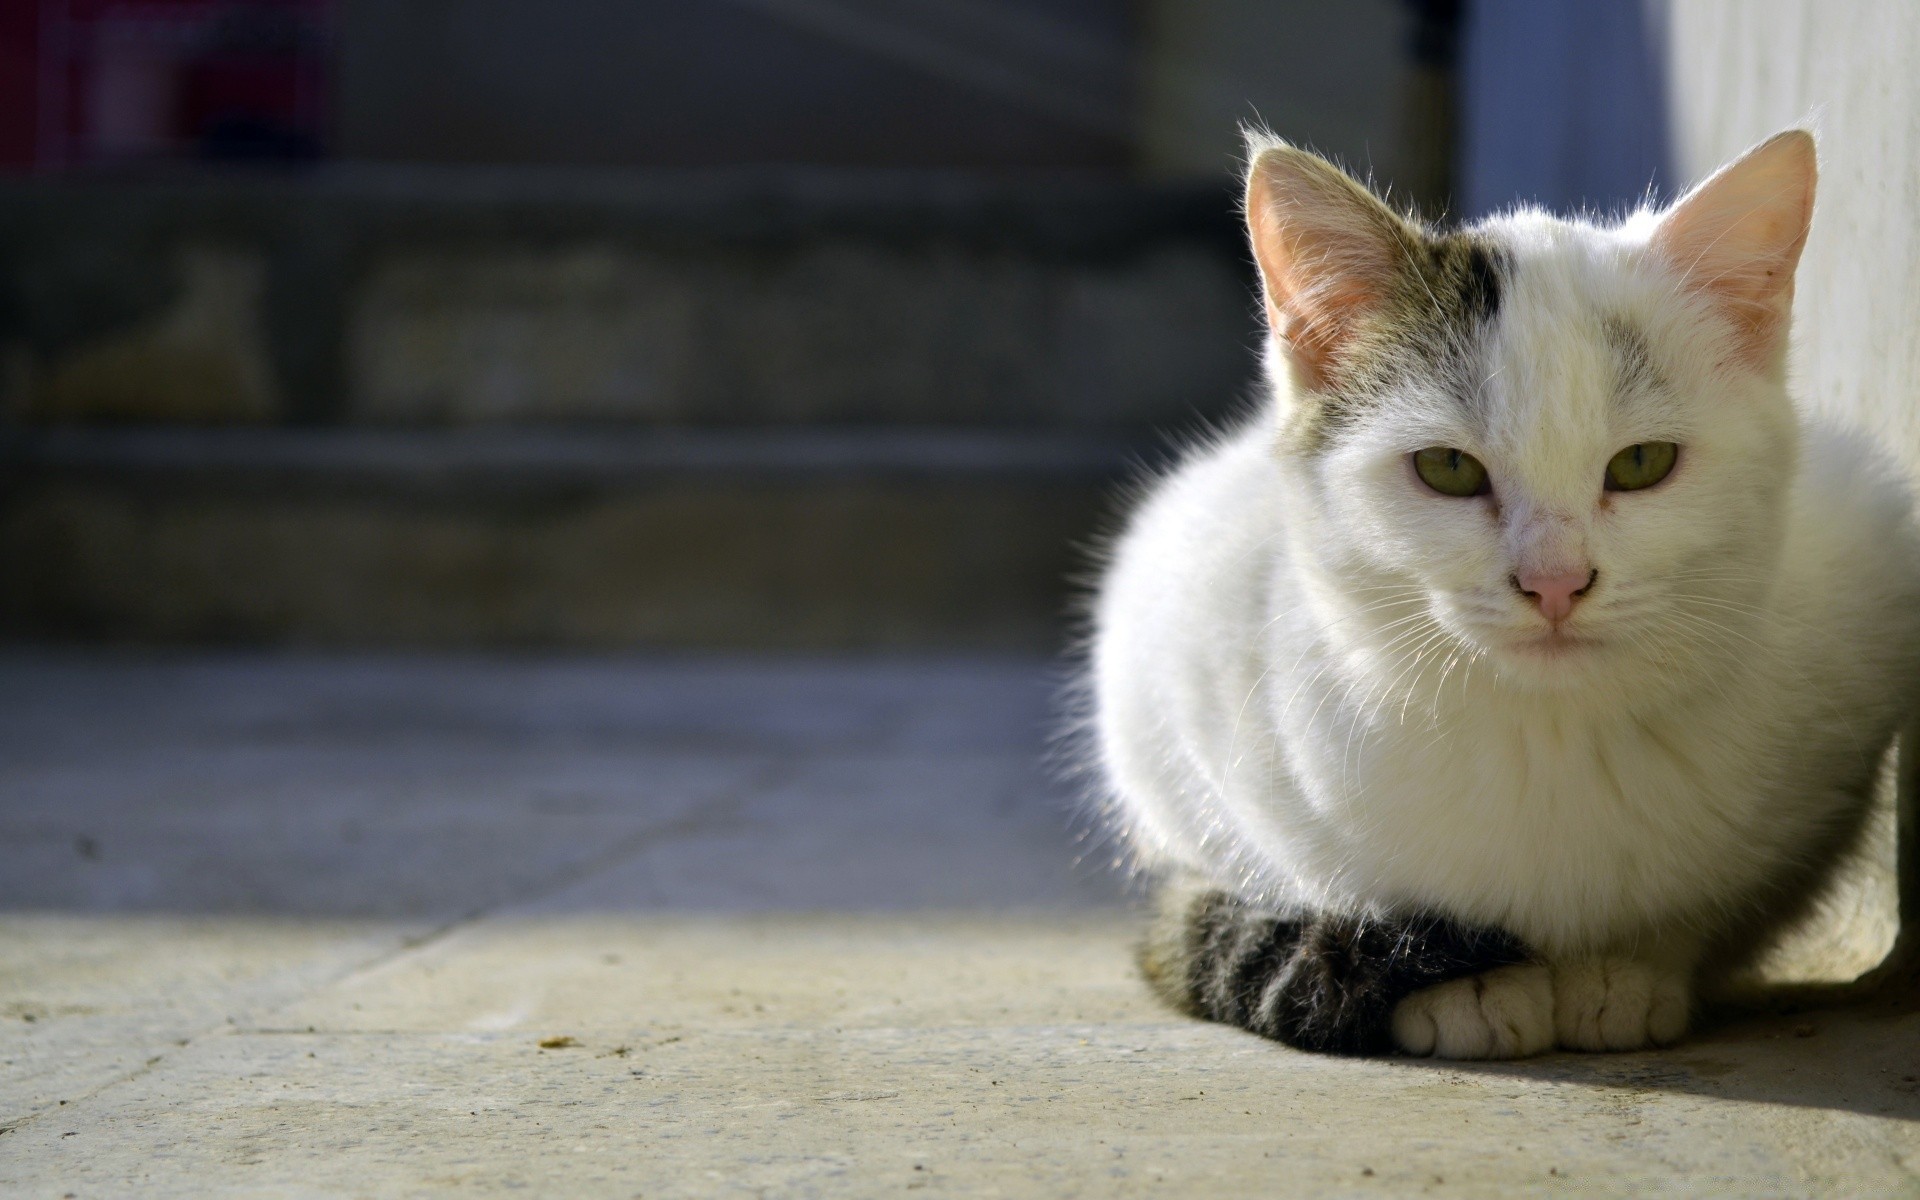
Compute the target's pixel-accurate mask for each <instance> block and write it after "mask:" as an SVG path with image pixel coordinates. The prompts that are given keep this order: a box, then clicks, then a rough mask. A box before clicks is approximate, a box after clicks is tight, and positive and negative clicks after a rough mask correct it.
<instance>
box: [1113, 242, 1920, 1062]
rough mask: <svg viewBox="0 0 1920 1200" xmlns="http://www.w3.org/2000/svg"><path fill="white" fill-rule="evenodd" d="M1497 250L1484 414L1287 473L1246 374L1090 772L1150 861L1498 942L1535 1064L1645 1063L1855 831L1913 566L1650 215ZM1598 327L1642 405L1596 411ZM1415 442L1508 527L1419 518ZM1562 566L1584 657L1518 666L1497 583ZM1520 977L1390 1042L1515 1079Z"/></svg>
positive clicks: (1368, 426) (1415, 1013) (1359, 442)
mask: <svg viewBox="0 0 1920 1200" xmlns="http://www.w3.org/2000/svg"><path fill="white" fill-rule="evenodd" d="M1487 232H1488V235H1489V236H1490V237H1492V238H1494V239H1495V240H1497V241H1498V242H1499V243H1500V244H1502V245H1503V246H1504V247H1506V249H1507V251H1508V254H1509V256H1510V262H1509V265H1508V269H1507V271H1506V274H1505V277H1504V280H1503V296H1502V303H1501V305H1500V309H1499V316H1498V317H1497V319H1496V322H1495V324H1494V327H1493V330H1492V336H1491V339H1490V341H1489V344H1488V347H1487V350H1486V355H1487V369H1486V371H1485V379H1484V382H1482V383H1481V384H1480V395H1481V408H1480V410H1479V411H1480V412H1482V413H1483V414H1484V415H1483V416H1482V417H1481V418H1479V419H1475V418H1474V417H1473V415H1472V413H1471V412H1469V411H1468V410H1466V409H1464V408H1463V406H1462V405H1461V404H1460V403H1459V402H1458V400H1457V399H1455V398H1454V397H1451V396H1449V395H1447V394H1446V393H1445V391H1444V390H1443V388H1442V387H1441V385H1440V383H1439V382H1438V381H1436V382H1435V383H1434V384H1433V385H1432V387H1430V388H1429V387H1426V386H1423V385H1421V384H1419V383H1415V384H1412V385H1409V386H1407V387H1404V388H1401V389H1399V390H1398V391H1397V392H1396V393H1395V395H1394V396H1392V397H1391V398H1390V400H1388V401H1387V402H1385V403H1383V404H1381V405H1380V406H1378V407H1377V408H1376V409H1374V410H1372V411H1371V412H1370V414H1369V415H1368V416H1367V417H1366V418H1365V419H1364V420H1363V421H1362V422H1361V424H1360V425H1359V427H1358V428H1355V429H1353V430H1350V431H1344V432H1342V433H1340V434H1339V435H1338V436H1336V437H1335V438H1334V439H1333V441H1332V443H1331V444H1330V445H1329V446H1328V447H1327V448H1326V449H1325V450H1324V451H1323V452H1316V453H1303V452H1293V451H1284V450H1282V449H1281V448H1280V446H1279V431H1280V430H1282V429H1283V428H1286V427H1287V425H1288V423H1287V410H1288V409H1289V408H1290V407H1291V406H1293V405H1296V404H1299V403H1303V402H1305V401H1303V400H1302V398H1301V396H1300V394H1297V393H1296V392H1295V390H1294V388H1295V386H1296V385H1295V384H1294V383H1293V381H1292V380H1291V378H1290V375H1289V372H1288V371H1287V370H1286V369H1285V363H1284V359H1283V353H1282V351H1281V350H1280V349H1279V348H1278V347H1277V346H1271V345H1270V347H1269V354H1268V361H1269V372H1268V374H1269V377H1270V380H1271V383H1272V386H1273V390H1272V396H1271V401H1270V404H1269V405H1268V406H1267V407H1265V408H1263V409H1262V411H1260V412H1259V413H1257V414H1256V415H1255V416H1254V417H1253V418H1252V419H1250V420H1248V421H1247V422H1245V424H1244V425H1243V426H1242V427H1240V428H1239V429H1238V430H1237V431H1236V432H1232V433H1230V434H1228V435H1226V436H1223V437H1221V438H1219V439H1218V440H1216V441H1215V442H1213V443H1211V444H1209V445H1206V446H1204V447H1202V448H1200V449H1198V450H1197V451H1196V452H1194V453H1193V454H1192V455H1191V456H1190V457H1189V458H1188V459H1187V460H1186V461H1185V463H1184V464H1183V465H1182V466H1181V467H1179V468H1178V469H1177V470H1175V471H1174V472H1172V473H1171V474H1170V475H1168V476H1167V477H1166V478H1165V479H1164V480H1162V481H1161V482H1160V483H1159V484H1158V486H1157V487H1156V488H1155V490H1154V491H1153V492H1152V494H1151V495H1150V496H1149V497H1148V499H1147V500H1146V502H1145V503H1144V504H1143V505H1142V507H1141V508H1140V509H1139V511H1138V512H1137V513H1136V514H1135V516H1134V518H1133V520H1132V522H1131V524H1130V526H1129V528H1128V529H1127V531H1126V533H1125V535H1124V536H1123V537H1122V538H1121V539H1120V540H1119V542H1118V543H1117V545H1116V547H1115V552H1114V556H1113V559H1112V562H1111V565H1110V568H1109V570H1108V572H1107V575H1106V578H1105V581H1104V585H1103V587H1102V589H1101V592H1100V595H1099V599H1098V605H1097V609H1096V614H1095V615H1096V638H1095V643H1094V652H1093V661H1092V685H1093V698H1094V702H1095V707H1096V722H1095V724H1096V728H1097V734H1098V745H1099V751H1100V755H1101V759H1102V763H1103V766H1104V768H1105V773H1106V778H1107V780H1108V782H1109V784H1110V790H1111V797H1112V802H1113V806H1114V811H1115V815H1116V817H1117V818H1118V821H1119V823H1120V825H1121V827H1122V828H1123V829H1124V830H1125V832H1126V834H1127V836H1128V838H1129V841H1130V844H1131V846H1132V847H1133V849H1134V850H1135V852H1136V853H1137V855H1138V858H1139V860H1140V861H1141V862H1142V863H1143V864H1144V865H1145V866H1146V867H1148V868H1149V869H1152V870H1157V871H1173V870H1177V871H1183V872H1187V873H1190V874H1195V875H1198V876H1200V877H1202V878H1204V879H1206V880H1208V881H1210V882H1212V883H1213V884H1215V885H1218V886H1224V887H1227V888H1230V889H1232V890H1233V891H1235V892H1237V893H1239V894H1241V895H1245V896H1249V897H1254V898H1260V899H1266V900H1271V901H1275V902H1283V901H1306V902H1308V903H1312V904H1316V905H1324V906H1330V907H1336V908H1342V909H1360V910H1376V909H1382V908H1386V907H1392V906H1413V907H1420V908H1427V909H1435V910H1439V911H1441V912H1444V913H1447V914H1449V915H1452V916H1454V917H1457V918H1459V919H1462V920H1465V921H1469V922H1473V923H1480V924H1487V925H1495V926H1499V927H1502V928H1505V929H1507V930H1510V931H1512V932H1513V933H1514V934H1516V935H1518V936H1519V937H1521V938H1523V939H1524V940H1525V941H1527V942H1528V943H1529V944H1530V945H1531V946H1532V947H1534V948H1535V949H1536V950H1537V951H1538V952H1539V953H1540V954H1542V955H1543V956H1544V957H1545V958H1546V960H1547V961H1548V962H1549V963H1550V964H1552V966H1553V970H1554V980H1555V982H1554V994H1553V999H1552V1001H1551V1003H1550V1005H1549V1007H1550V1008H1551V1010H1552V1013H1551V1023H1552V1025H1553V1027H1554V1029H1555V1031H1556V1032H1555V1034H1554V1037H1553V1039H1551V1040H1557V1041H1558V1042H1559V1043H1560V1044H1562V1045H1566V1046H1569V1047H1577V1048H1583V1049H1602V1048H1627V1047H1631V1046H1636V1045H1642V1044H1647V1043H1650V1042H1653V1043H1658V1042H1665V1041H1671V1040H1672V1039H1673V1038H1675V1037H1678V1036H1679V1035H1680V1033H1681V1032H1682V1030H1683V1029H1684V1026H1685V1023H1686V1008H1687V1004H1688V996H1689V995H1690V994H1691V993H1690V989H1691V988H1692V986H1693V983H1694V980H1693V976H1694V975H1695V973H1696V971H1697V969H1698V968H1699V966H1700V964H1701V963H1702V962H1703V961H1704V957H1705V956H1706V955H1708V954H1709V953H1710V952H1711V953H1712V954H1713V955H1715V956H1716V957H1715V958H1714V959H1713V961H1714V962H1715V963H1719V964H1726V963H1729V962H1731V961H1732V960H1733V959H1735V958H1738V957H1739V956H1741V955H1742V954H1744V953H1747V952H1750V951H1751V950H1753V949H1754V948H1755V943H1756V942H1757V941H1758V940H1759V939H1763V938H1764V937H1765V936H1767V935H1768V934H1769V933H1770V932H1771V930H1772V927H1773V926H1775V925H1777V924H1778V922H1779V921H1781V920H1784V919H1786V918H1787V917H1788V916H1789V915H1791V914H1792V912H1793V910H1794V905H1795V902H1796V901H1797V900H1798V899H1800V898H1801V894H1802V893H1805V892H1807V891H1810V890H1811V889H1812V888H1814V887H1816V886H1817V885H1818V884H1819V883H1820V882H1821V881H1822V880H1824V878H1825V877H1826V875H1827V874H1828V872H1829V868H1830V867H1831V865H1832V860H1833V859H1834V858H1835V856H1836V855H1837V854H1838V853H1839V852H1840V849H1841V848H1842V847H1843V846H1844V844H1845V842H1846V840H1847V834H1848V832H1849V831H1850V830H1852V829H1854V828H1856V827H1857V826H1858V824H1859V822H1860V820H1861V817H1862V813H1863V811H1864V807H1865V805H1866V804H1867V801H1868V798H1869V795H1870V791H1871V786H1872V781H1873V779H1874V777H1875V772H1876V768H1877V766H1878V764H1879V762H1880V760H1881V758H1882V756H1883V754H1884V753H1885V751H1886V749H1887V747H1888V745H1889V742H1890V740H1891V738H1892V735H1893V733H1894V731H1895V729H1896V727H1897V725H1898V724H1899V722H1900V720H1901V719H1902V718H1903V716H1904V714H1905V712H1906V710H1907V707H1908V703H1909V695H1908V689H1909V686H1910V685H1909V680H1911V679H1913V678H1914V677H1915V672H1916V668H1920V552H1917V549H1920V547H1917V544H1916V538H1915V533H1914V530H1913V528H1912V525H1911V522H1910V518H1909V511H1910V505H1909V501H1908V498H1907V496H1906V495H1905V493H1904V491H1903V490H1902V488H1901V487H1900V485H1899V484H1898V483H1896V482H1895V475H1894V472H1893V471H1892V470H1891V469H1890V468H1888V467H1886V466H1885V465H1884V464H1883V463H1882V462H1881V460H1880V458H1879V456H1878V455H1877V453H1875V452H1874V451H1873V450H1872V449H1871V448H1869V447H1867V446H1865V445H1863V444H1861V443H1860V442H1859V441H1857V440H1855V439H1853V438H1852V437H1850V436H1849V435H1848V434H1846V433H1844V432H1842V431H1839V430H1835V429H1832V428H1827V427H1823V426H1819V425H1815V424H1811V423H1809V422H1807V421H1805V420H1803V419H1801V418H1800V417H1798V416H1797V415H1796V411H1795V407H1794V405H1793V404H1792V402H1791V401H1790V399H1789V396H1788V393H1787V390H1786V387H1785V385H1784V382H1783V381H1782V379H1781V377H1780V373H1779V369H1778V367H1777V364H1775V365H1768V364H1761V365H1758V366H1751V365H1747V364H1744V363H1743V362H1740V361H1738V360H1739V357H1740V356H1739V355H1738V354H1736V353H1734V352H1733V351H1732V349H1730V347H1731V345H1732V341H1733V339H1734V338H1735V336H1736V335H1735V334H1734V333H1733V332H1731V331H1730V329H1729V327H1728V324H1727V322H1725V321H1722V320H1719V319H1717V318H1716V316H1715V315H1714V312H1713V311H1712V310H1711V306H1710V304H1709V303H1708V301H1706V300H1703V299H1702V298H1701V297H1700V296H1699V295H1698V294H1697V293H1696V292H1695V291H1691V290H1689V289H1688V287H1686V286H1684V283H1685V281H1684V280H1683V279H1682V277H1681V273H1679V272H1677V271H1675V270H1674V269H1671V267H1670V265H1667V264H1664V263H1663V261H1662V260H1660V259H1659V257H1658V255H1657V254H1656V252H1655V249H1654V247H1653V244H1652V243H1653V239H1654V237H1655V233H1656V225H1655V223H1654V218H1653V217H1652V216H1651V215H1647V216H1642V217H1640V218H1637V219H1634V220H1630V221H1628V222H1627V223H1626V224H1625V225H1623V226H1620V227H1617V228H1602V227H1597V226H1594V225H1589V224H1584V223H1579V222H1569V221H1563V220H1559V219H1555V218H1551V217H1548V216H1546V215H1544V214H1540V213H1536V212H1521V213H1518V214H1515V215H1512V216H1509V217H1504V218H1500V219H1498V220H1496V221H1495V222H1493V223H1491V224H1490V225H1489V226H1488V227H1487ZM1609 315H1611V316H1615V317H1622V318H1624V319H1625V320H1626V321H1627V322H1629V323H1630V324H1631V326H1632V327H1633V328H1634V329H1637V330H1638V331H1640V333H1641V334H1642V335H1643V336H1644V340H1645V342H1646V345H1647V349H1648V351H1649V357H1650V359H1651V365H1652V366H1653V368H1654V370H1655V372H1656V373H1657V374H1658V376H1659V377H1660V378H1661V379H1662V380H1663V381H1664V383H1663V386H1661V387H1658V388H1645V389H1640V390H1638V391H1636V392H1630V393H1629V394H1621V392H1620V389H1619V388H1618V386H1617V372H1616V371H1615V369H1614V367H1613V366H1612V362H1613V358H1612V357H1611V352H1610V349H1609V343H1608V341H1607V338H1606V334H1605V329H1604V324H1603V316H1609ZM1656 439H1657V440H1665V441H1673V442H1677V443H1679V444H1680V445H1681V446H1682V447H1683V449H1682V451H1681V459H1680V462H1679V465H1678V466H1677V467H1676V468H1675V471H1674V473H1673V475H1672V477H1671V478H1669V479H1668V480H1667V482H1666V483H1664V484H1662V485H1660V486H1657V487H1654V488H1651V489H1648V490H1647V491H1645V492H1632V493H1605V492H1603V491H1602V490H1601V487H1600V480H1601V478H1602V470H1603V468H1604V465H1605V464H1606V462H1607V460H1608V458H1609V457H1610V456H1612V455H1613V454H1614V453H1615V452H1616V451H1618V450H1619V449H1620V448H1621V447H1623V446H1626V445H1629V444H1632V443H1635V442H1642V441H1648V440H1656ZM1430 445H1444V446H1454V447H1459V448H1462V449H1466V450H1468V451H1470V452H1471V453H1473V454H1474V455H1476V456H1477V457H1479V458H1480V459H1481V460H1482V461H1483V462H1484V463H1486V465H1487V466H1488V468H1489V470H1490V472H1491V474H1492V476H1493V478H1494V480H1495V487H1496V498H1497V503H1496V502H1492V501H1490V500H1488V499H1485V498H1483V499H1475V500H1461V499H1457V498H1451V497H1442V496H1438V495H1436V494H1433V493H1432V492H1430V491H1428V490H1426V489H1425V488H1423V487H1422V485H1420V484H1419V482H1418V481H1417V479H1416V478H1415V477H1414V475H1413V473H1412V472H1411V470H1410V467H1409V464H1408V456H1409V454H1410V453H1411V451H1413V450H1415V449H1418V448H1420V447H1423V446H1430ZM1561 560H1564V561H1582V562H1591V563H1592V565H1593V566H1594V567H1595V568H1597V569H1598V571H1599V573H1600V574H1599V577H1598V583H1597V585H1596V587H1595V588H1594V590H1593V593H1592V594H1591V596H1589V597H1588V598H1587V599H1585V600H1584V601H1583V602H1582V603H1581V605H1580V606H1579V608H1578V610H1577V612H1576V615H1575V617H1574V619H1573V621H1572V622H1571V625H1570V628H1573V629H1574V630H1575V631H1576V632H1579V633H1582V634H1585V635H1588V636H1590V637H1592V638H1594V639H1597V644H1594V645H1590V646H1585V647H1578V648H1573V649H1568V650H1561V651H1559V652H1557V653H1552V654H1549V653H1546V652H1543V651H1538V650H1531V649H1527V648H1524V647H1523V646H1522V645H1521V644H1520V643H1521V641H1522V640H1523V639H1525V638H1530V637H1534V636H1536V635H1537V634H1538V633H1539V631H1540V625H1541V618H1540V616H1539V614H1538V613H1537V612H1536V611H1534V609H1533V608H1532V607H1531V606H1530V605H1529V604H1528V602H1527V601H1526V599H1525V598H1524V597H1521V596H1519V595H1518V594H1516V593H1515V591H1514V590H1513V588H1512V585H1511V584H1510V583H1509V582H1508V579H1509V576H1510V575H1511V574H1512V573H1513V572H1514V571H1515V570H1516V564H1517V563H1520V562H1523V561H1527V562H1540V561H1561ZM1488 978H1491V977H1488ZM1544 978H1545V977H1544V976H1542V975H1526V976H1524V978H1514V979H1508V978H1507V977H1506V976H1502V979H1503V980H1504V981H1505V982H1503V983H1502V985H1501V988H1500V989H1498V990H1497V993H1498V994H1497V995H1495V996H1494V999H1493V1000H1491V1001H1489V1000H1487V999H1486V998H1485V997H1484V995H1482V996H1481V997H1480V998H1479V999H1475V995H1476V993H1474V992H1473V990H1472V987H1471V986H1470V985H1472V984H1473V982H1474V981H1462V984H1460V985H1453V984H1450V985H1446V988H1445V989H1434V992H1436V993H1444V994H1441V995H1438V996H1434V995H1425V996H1417V997H1415V998H1414V999H1413V1000H1410V1001H1408V1002H1407V1005H1413V1006H1414V1007H1413V1008H1407V1007H1406V1006H1405V1005H1403V1009H1405V1011H1404V1012H1403V1013H1402V1014H1400V1015H1399V1016H1397V1017H1396V1022H1395V1026H1396V1032H1397V1033H1400V1032H1401V1031H1402V1027H1403V1026H1404V1027H1405V1030H1407V1031H1409V1032H1405V1033H1404V1035H1403V1036H1401V1044H1402V1045H1403V1047H1405V1048H1407V1049H1409V1050H1413V1051H1416V1052H1424V1053H1431V1052H1436V1051H1437V1052H1439V1053H1443V1054H1446V1053H1457V1054H1466V1055H1484V1054H1496V1053H1498V1054H1517V1053H1530V1052H1532V1051H1535V1050H1538V1049H1541V1048H1542V1047H1543V1045H1544V1044H1545V1043H1544V1042H1543V1041H1542V1036H1543V1035H1542V1033H1541V1030H1542V1029H1544V1028H1545V1025H1543V1024H1542V1022H1543V1021H1546V1020H1547V1019H1548V1018H1546V1017H1542V1016H1540V1012H1541V1011H1542V1009H1541V1006H1542V1005H1543V1004H1547V1003H1548V1002H1547V1001H1545V1000H1543V999H1542V996H1543V995H1544V982H1543V981H1544ZM1463 988H1464V989H1465V990H1463ZM1447 989H1452V990H1451V991H1448V990H1447ZM1416 1002H1417V1003H1416ZM1476 1005H1477V1006H1479V1007H1475V1006H1476ZM1489 1005H1490V1006H1491V1010H1497V1011H1494V1013H1493V1016H1490V1017H1487V1018H1485V1019H1484V1020H1481V1019H1479V1018H1474V1017H1472V1016H1471V1012H1478V1011H1480V1008H1484V1007H1487V1006H1489ZM1469 1010H1471V1012H1470V1011H1469ZM1603 1010H1604V1014H1603ZM1462 1013H1468V1015H1467V1016H1462V1015H1460V1014H1462ZM1516 1014H1518V1015H1516ZM1476 1020H1479V1022H1480V1023H1479V1025H1476V1024H1475V1021H1476ZM1502 1021H1504V1022H1506V1024H1505V1025H1501V1024H1500V1023H1501V1022H1502ZM1481 1026H1485V1028H1482V1027H1481ZM1496 1026H1498V1027H1499V1028H1496ZM1499 1029H1505V1030H1506V1032H1504V1033H1502V1032H1499ZM1422 1030H1424V1031H1425V1032H1418V1031H1422Z"/></svg>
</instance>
